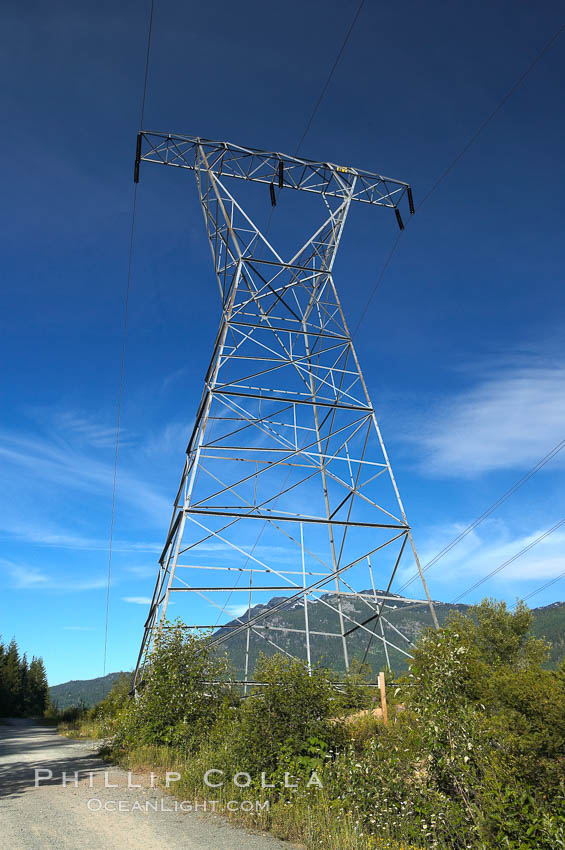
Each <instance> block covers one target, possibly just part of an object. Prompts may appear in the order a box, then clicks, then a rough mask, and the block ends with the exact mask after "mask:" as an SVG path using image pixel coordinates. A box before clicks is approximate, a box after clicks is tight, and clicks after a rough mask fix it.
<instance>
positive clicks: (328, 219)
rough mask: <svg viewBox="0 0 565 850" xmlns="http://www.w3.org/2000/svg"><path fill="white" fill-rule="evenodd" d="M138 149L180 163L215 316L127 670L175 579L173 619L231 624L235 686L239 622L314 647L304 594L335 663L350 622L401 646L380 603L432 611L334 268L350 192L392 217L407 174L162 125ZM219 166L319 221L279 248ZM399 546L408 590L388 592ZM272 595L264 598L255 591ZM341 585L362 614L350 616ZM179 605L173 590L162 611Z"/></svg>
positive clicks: (147, 156)
mask: <svg viewBox="0 0 565 850" xmlns="http://www.w3.org/2000/svg"><path fill="white" fill-rule="evenodd" d="M142 161H147V162H155V163H160V164H164V165H169V166H174V167H178V168H182V169H189V170H191V171H193V172H194V174H195V176H196V182H197V185H198V192H199V195H200V201H201V204H202V209H203V212H204V220H205V223H206V229H207V233H208V238H209V241H210V246H211V248H212V256H213V261H214V269H215V273H216V278H217V282H218V287H219V292H220V298H221V304H222V315H221V321H220V328H219V331H218V334H217V337H216V342H215V347H214V351H213V355H212V359H211V362H210V366H209V369H208V372H207V374H206V377H205V381H204V391H203V394H202V398H201V401H200V405H199V407H198V411H197V415H196V421H195V424H194V427H193V430H192V434H191V436H190V440H189V443H188V448H187V450H186V461H185V464H184V469H183V472H182V477H181V483H180V487H179V490H178V493H177V496H176V499H175V502H174V509H173V515H172V519H171V523H170V527H169V531H168V534H167V538H166V541H165V546H164V549H163V552H162V555H161V558H160V560H159V568H158V575H157V581H156V584H155V590H154V594H153V599H152V602H151V605H150V609H149V615H148V618H147V621H146V623H145V629H144V634H143V640H142V644H141V648H140V652H139V658H138V664H137V669H136V682H137V683H139V680H140V677H141V676H142V671H143V665H144V661H145V659H146V657H147V651H148V650H149V649H150V647H151V644H152V640H153V638H154V636H155V634H156V631H157V630H158V629H159V628H160V627H162V625H163V623H164V621H165V619H166V613H167V606H168V603H169V599H170V597H171V594H173V593H174V594H177V597H178V599H184V600H186V599H187V594H188V598H189V599H190V600H191V603H192V604H189V605H188V606H187V610H188V611H189V612H190V617H189V618H188V619H189V621H188V623H187V627H188V628H195V629H196V628H203V627H206V628H208V627H210V628H213V629H214V630H215V631H214V634H213V637H212V640H213V643H215V644H216V645H220V644H222V643H225V642H228V641H234V640H235V639H236V637H237V636H240V640H241V642H242V644H243V643H244V645H245V659H244V662H243V663H242V669H241V681H242V682H243V683H245V685H246V686H247V684H248V683H249V682H250V681H251V680H252V679H253V670H252V669H251V665H250V641H251V639H253V640H255V641H256V642H259V643H260V644H261V645H264V646H268V647H270V649H271V650H273V649H275V650H279V651H282V652H284V653H286V654H287V655H289V654H290V655H293V656H294V655H298V656H299V657H301V659H302V660H303V661H304V663H306V664H308V665H311V664H312V662H313V659H312V655H311V641H312V637H313V633H312V632H311V630H310V625H309V621H310V619H311V614H312V606H314V605H317V606H324V609H327V610H328V611H330V612H331V613H332V618H333V620H332V622H333V623H334V624H335V628H331V629H328V630H327V631H318V632H316V637H319V636H321V637H323V639H324V640H326V639H327V640H328V641H329V640H336V641H338V642H339V645H340V654H341V655H342V656H343V665H342V666H343V668H344V669H345V670H347V669H349V663H350V658H349V651H348V638H349V636H350V635H351V634H352V633H354V632H358V631H359V630H363V631H364V632H365V633H367V638H368V639H369V638H371V639H372V638H375V639H376V640H379V641H381V642H382V645H383V646H384V650H385V653H386V657H387V660H388V659H389V654H388V653H389V650H391V649H392V648H394V649H395V650H397V651H399V652H401V653H403V654H404V655H406V654H408V652H409V647H407V646H406V642H404V643H403V642H402V640H404V641H406V638H402V640H399V635H400V632H399V630H398V629H397V628H396V627H395V626H394V624H392V623H391V622H390V619H389V617H388V612H389V609H390V608H391V607H394V606H398V605H399V604H407V603H414V604H419V605H426V606H427V607H428V608H429V611H430V613H431V617H432V620H433V622H434V623H435V625H436V626H437V620H436V616H435V612H434V607H433V603H432V600H431V598H430V595H429V593H428V589H427V587H426V582H425V579H424V575H423V572H422V569H421V566H420V562H419V560H418V555H417V552H416V548H415V546H414V542H413V539H412V535H411V531H410V527H409V525H408V522H407V519H406V514H405V511H404V507H403V505H402V501H401V498H400V494H399V491H398V487H397V485H396V481H395V478H394V475H393V472H392V469H391V465H390V462H389V459H388V456H387V452H386V449H385V445H384V443H383V439H382V436H381V432H380V430H379V426H378V423H377V419H376V416H375V411H374V409H373V406H372V404H371V401H370V399H369V394H368V392H367V387H366V385H365V381H364V379H363V375H362V373H361V368H360V366H359V362H358V360H357V355H356V352H355V348H354V346H353V343H352V340H351V335H350V332H349V330H348V327H347V323H346V321H345V317H344V315H343V311H342V308H341V305H340V301H339V298H338V295H337V291H336V288H335V285H334V281H333V277H332V269H333V265H334V261H335V256H336V252H337V249H338V246H339V242H340V239H341V235H342V232H343V226H344V223H345V219H346V217H347V213H348V210H349V208H350V204H351V202H352V201H360V202H362V203H366V204H370V205H376V206H383V207H389V208H390V209H391V210H394V212H395V214H396V217H397V220H398V223H399V225H400V226H401V227H402V226H403V224H402V218H401V215H400V212H399V204H400V203H401V201H402V200H403V198H405V197H406V199H407V201H408V205H409V208H410V211H411V212H413V209H414V208H413V203H412V194H411V191H410V187H409V185H408V184H407V183H403V182H401V181H398V180H392V179H389V178H386V177H382V176H380V175H377V174H372V173H370V172H367V171H361V170H359V169H354V168H350V167H343V166H338V165H333V164H331V163H325V162H313V161H309V160H305V159H302V158H299V157H296V156H288V155H286V154H281V153H273V152H266V151H259V150H255V149H252V148H243V147H239V146H237V145H233V144H228V143H226V142H214V141H208V140H205V139H200V138H197V137H189V136H179V135H170V134H160V133H148V132H143V133H141V134H140V135H139V137H138V145H137V156H136V163H135V180H136V182H137V181H138V180H139V168H140V163H141V162H142ZM234 178H235V179H239V180H246V181H253V182H258V183H264V184H267V185H268V187H269V192H270V197H271V202H272V203H273V205H274V204H275V203H276V190H277V189H278V190H279V191H280V189H282V188H293V189H296V190H300V191H305V192H310V193H316V194H318V195H320V196H321V200H322V202H323V205H324V210H325V213H324V216H325V217H324V221H323V223H322V224H321V225H320V226H319V227H318V229H317V230H316V231H315V233H313V235H312V236H310V238H308V239H307V240H306V241H305V242H304V244H303V245H302V247H301V248H300V249H299V250H298V251H296V252H295V253H294V255H293V256H291V257H290V258H289V259H286V258H283V257H282V256H280V255H279V254H278V253H277V251H276V250H275V248H274V247H273V245H272V244H271V243H270V241H269V240H268V238H267V236H266V235H265V233H263V232H261V230H260V229H259V228H258V227H257V226H256V225H255V224H254V223H253V221H252V220H251V218H250V217H249V216H248V215H247V214H246V212H245V210H244V209H243V207H242V206H241V205H240V203H238V201H237V200H236V198H235V197H234V195H233V194H232V191H231V189H232V187H234V186H235V185H236V184H234V183H233V179H234ZM230 181H231V183H230ZM228 183H229V184H230V189H228ZM410 551H411V553H412V556H413V558H414V561H415V564H416V567H417V570H418V571H419V575H420V578H421V582H422V589H423V598H422V599H407V598H404V597H403V598H400V597H399V596H397V595H394V594H393V593H392V591H391V588H392V587H393V582H394V579H395V576H396V574H397V572H398V570H399V567H400V564H401V559H402V558H403V556H405V557H406V556H407V554H408V553H410ZM217 577H220V578H219V579H218V578H217ZM367 588H369V589H367ZM235 594H237V596H238V597H239V598H240V599H241V598H242V597H243V600H244V605H243V606H242V608H245V609H247V610H248V611H250V612H251V613H245V614H243V613H242V611H239V610H237V609H236V612H235V616H233V614H234V611H233V608H232V607H231V605H230V603H231V600H232V598H233V596H234V595H235ZM273 595H276V596H278V597H280V598H278V599H277V600H276V602H275V603H273V604H272V605H271V607H269V608H267V607H265V605H264V603H265V602H266V600H267V599H268V598H270V597H272V596H273ZM177 597H176V598H177ZM353 599H354V600H356V601H357V602H358V604H360V605H361V606H362V609H363V610H364V612H365V614H364V615H363V616H362V617H360V616H359V614H358V613H356V614H355V615H354V616H352V608H351V604H350V603H351V601H352V600H353ZM195 602H198V606H199V607H198V613H195V612H196V605H195ZM297 606H298V608H301V609H303V611H301V616H302V625H301V626H300V628H295V629H291V628H289V627H285V626H284V625H280V620H279V618H278V615H279V614H280V613H281V612H282V611H283V610H284V609H290V608H294V610H296V607H297ZM355 611H356V612H358V608H355ZM181 614H182V611H181V610H180V606H179V608H177V609H176V610H175V616H177V615H181ZM222 617H223V618H224V620H225V619H228V620H229V623H228V624H226V623H225V622H223V623H222V622H220V619H221V618H222ZM185 619H186V618H185ZM191 620H192V622H191ZM377 625H378V627H379V629H378V631H377ZM290 632H292V633H293V638H294V644H293V646H294V651H293V652H289V649H288V641H287V640H286V638H287V637H288V634H289V633H290ZM296 635H299V641H300V647H301V650H300V652H298V653H297V652H296ZM400 637H402V635H400ZM285 644H286V645H285Z"/></svg>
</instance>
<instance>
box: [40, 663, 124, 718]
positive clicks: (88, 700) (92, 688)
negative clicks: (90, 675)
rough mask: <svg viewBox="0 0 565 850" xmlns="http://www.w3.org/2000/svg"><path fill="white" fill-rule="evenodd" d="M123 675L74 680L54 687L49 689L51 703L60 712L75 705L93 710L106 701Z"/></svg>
mask: <svg viewBox="0 0 565 850" xmlns="http://www.w3.org/2000/svg"><path fill="white" fill-rule="evenodd" d="M121 675H122V673H121V672H119V673H108V675H107V676H99V677H98V678H97V679H77V680H74V679H73V680H72V681H70V682H63V684H61V685H54V686H53V687H51V688H49V696H50V697H51V702H52V703H53V705H54V706H55V707H56V708H58V709H59V710H60V711H63V710H64V709H65V708H70V706H74V705H77V706H84V707H85V708H91V707H92V706H93V705H96V703H98V702H100V700H103V699H104V697H105V696H106V694H107V693H108V692H109V691H110V689H111V688H112V685H113V684H114V682H115V681H116V679H118V678H119V677H120V676H121Z"/></svg>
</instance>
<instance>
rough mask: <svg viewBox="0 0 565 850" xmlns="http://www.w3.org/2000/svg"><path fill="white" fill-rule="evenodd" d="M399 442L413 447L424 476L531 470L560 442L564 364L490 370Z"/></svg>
mask: <svg viewBox="0 0 565 850" xmlns="http://www.w3.org/2000/svg"><path fill="white" fill-rule="evenodd" d="M532 360H533V358H532ZM404 438H405V439H406V440H407V441H409V442H410V443H411V444H412V445H415V444H417V446H418V448H419V449H420V451H421V453H422V455H423V457H421V461H420V465H421V468H422V470H423V471H424V472H425V473H426V474H429V475H434V476H461V477H471V476H475V475H478V474H480V473H484V472H489V471H491V470H498V469H522V468H526V467H528V466H530V465H533V464H534V463H535V462H536V461H538V460H539V459H540V458H541V457H542V456H543V455H544V454H545V453H547V452H548V451H549V450H550V449H552V448H553V446H555V445H556V444H557V443H558V442H559V441H560V440H563V439H564V438H565V365H564V364H551V365H547V364H543V363H539V362H533V364H532V363H531V362H530V363H525V362H524V361H518V362H517V363H515V364H514V365H513V366H511V365H504V366H501V367H500V368H498V369H497V370H492V371H491V372H490V373H489V374H488V375H485V376H483V377H481V378H480V379H479V380H478V381H477V382H476V383H475V385H474V386H472V387H470V388H469V389H467V390H466V391H464V392H461V393H459V394H458V395H456V396H455V397H453V398H451V399H448V400H447V401H445V402H444V403H442V404H441V405H439V406H438V407H436V408H435V409H433V410H432V411H431V413H427V415H426V419H425V420H420V421H415V422H414V428H413V430H412V431H411V432H410V433H408V434H405V435H404ZM562 461H565V452H564V453H563V458H562Z"/></svg>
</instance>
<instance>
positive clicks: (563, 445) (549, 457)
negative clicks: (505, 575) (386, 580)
mask: <svg viewBox="0 0 565 850" xmlns="http://www.w3.org/2000/svg"><path fill="white" fill-rule="evenodd" d="M563 448H565V440H561V442H560V443H558V444H557V445H556V446H554V447H553V448H552V449H551V451H549V452H548V453H547V454H546V455H545V456H544V457H542V459H541V460H540V461H538V463H536V465H535V466H533V467H532V468H531V469H530V470H529V472H527V473H526V474H525V475H524V476H522V478H520V479H519V480H518V481H516V483H515V484H513V485H512V487H510V489H509V490H507V491H506V492H505V493H503V494H502V496H500V498H499V499H497V500H496V502H493V503H492V505H490V506H489V507H488V508H487V509H486V510H485V511H483V513H482V514H481V515H480V516H479V517H477V519H475V520H473V522H472V523H470V525H468V526H467V527H466V528H464V529H463V531H462V532H461V533H460V534H458V535H457V537H454V538H453V540H451V542H450V543H448V544H447V545H446V546H444V547H443V549H441V551H440V552H438V553H437V555H435V556H434V557H433V558H432V559H431V561H428V563H427V564H426V565H425V566H424V567H423V568H422V571H423V572H427V570H429V569H431V568H432V567H433V566H434V565H435V564H437V562H438V561H439V560H441V558H443V557H444V555H447V553H448V552H450V551H451V550H452V549H453V547H454V546H457V544H458V543H460V542H461V540H463V538H465V537H466V536H467V535H468V534H470V533H471V531H473V530H474V529H475V528H477V526H478V525H480V524H481V522H483V520H485V519H486V518H487V517H489V516H490V515H491V514H492V513H494V511H495V510H496V509H497V508H499V507H500V505H502V504H503V503H504V502H505V501H506V500H507V499H509V498H510V496H513V495H514V493H516V491H517V490H519V489H520V487H522V486H523V485H524V484H525V483H526V482H527V481H529V480H530V478H532V477H533V476H534V475H535V474H536V472H539V470H540V469H541V468H542V467H544V466H545V465H546V463H549V461H550V460H552V458H554V457H555V456H556V455H557V454H559V452H560V451H561V450H562V449H563ZM417 578H419V573H415V574H414V575H413V576H412V577H411V578H410V579H408V581H407V582H405V583H404V584H403V585H402V587H400V588H398V590H397V593H400V592H401V591H403V590H404V589H405V588H407V587H408V585H410V584H412V582H413V581H416V579H417Z"/></svg>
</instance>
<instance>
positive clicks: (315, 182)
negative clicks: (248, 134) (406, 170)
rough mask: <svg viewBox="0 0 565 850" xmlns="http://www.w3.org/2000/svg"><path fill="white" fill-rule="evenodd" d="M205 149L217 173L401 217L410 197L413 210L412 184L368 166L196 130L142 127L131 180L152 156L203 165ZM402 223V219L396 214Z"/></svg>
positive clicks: (178, 165) (191, 166)
mask: <svg viewBox="0 0 565 850" xmlns="http://www.w3.org/2000/svg"><path fill="white" fill-rule="evenodd" d="M199 149H200V150H201V151H203V152H204V154H205V159H206V161H207V162H208V164H209V169H210V171H212V172H213V174H215V175H217V176H218V177H237V178H238V179H240V180H251V181H254V182H256V183H265V184H269V185H270V186H273V188H275V187H278V188H281V189H282V188H283V187H284V188H290V189H300V190H302V191H303V192H314V193H316V194H320V195H325V196H327V197H334V198H348V197H350V198H351V200H353V201H361V202H362V203H365V204H373V205H376V206H381V207H389V208H391V209H394V210H395V211H396V214H397V218H399V216H400V213H399V209H398V208H399V204H400V202H401V201H402V199H403V198H404V196H406V197H407V199H408V205H409V208H410V212H411V213H412V212H414V202H413V199H412V190H411V188H410V185H409V184H408V183H404V182H403V181H401V180H394V179H392V178H390V177H383V176H382V175H381V174H374V173H372V172H371V171H364V170H362V169H360V168H353V167H351V166H349V165H336V164H334V163H331V162H316V161H314V160H310V159H304V158H303V157H298V156H292V155H290V154H285V153H280V152H275V151H262V150H257V149H256V148H247V147H242V146H241V145H234V144H232V143H231V142H217V141H210V140H209V139H202V138H200V137H199V136H183V135H178V134H172V133H154V132H147V131H142V132H140V133H139V135H138V137H137V150H136V158H135V172H134V180H135V182H136V183H137V182H138V181H139V166H140V163H141V162H156V163H158V164H161V165H172V166H175V167H176V168H187V169H189V170H191V171H196V170H201V169H202V165H201V162H202V158H201V157H198V150H199ZM399 225H400V226H401V227H402V220H401V219H400V218H399Z"/></svg>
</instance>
